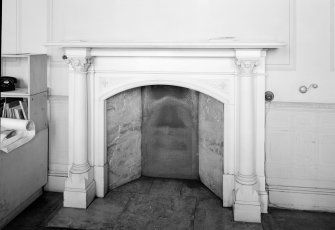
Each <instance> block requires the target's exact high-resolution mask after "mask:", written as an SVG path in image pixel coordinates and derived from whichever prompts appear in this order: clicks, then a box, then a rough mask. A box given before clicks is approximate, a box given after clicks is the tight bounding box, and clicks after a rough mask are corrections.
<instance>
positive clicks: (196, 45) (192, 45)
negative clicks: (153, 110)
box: [46, 41, 286, 49]
mask: <svg viewBox="0 0 335 230" xmlns="http://www.w3.org/2000/svg"><path fill="white" fill-rule="evenodd" d="M46 46H58V47H63V48H105V49H108V48H110V49H276V48H281V47H285V46H286V43H284V42H272V41H267V42H256V41H252V42H247V41H246V42H240V41H227V42H172V43H157V42H134V43H118V42H73V41H72V42H49V43H46Z"/></svg>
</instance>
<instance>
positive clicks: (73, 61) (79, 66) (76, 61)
mask: <svg viewBox="0 0 335 230" xmlns="http://www.w3.org/2000/svg"><path fill="white" fill-rule="evenodd" d="M64 60H65V62H66V63H67V64H69V65H71V67H72V68H73V69H74V71H76V72H78V73H86V72H87V70H88V68H89V67H90V65H91V63H92V57H90V56H86V57H65V58H64Z"/></svg>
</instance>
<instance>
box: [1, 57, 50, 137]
mask: <svg viewBox="0 0 335 230" xmlns="http://www.w3.org/2000/svg"><path fill="white" fill-rule="evenodd" d="M1 76H11V77H15V78H16V79H17V84H16V89H15V90H14V91H7V92H1V104H0V108H3V103H4V102H6V103H7V101H15V100H16V99H17V100H20V101H24V102H25V103H26V105H27V110H26V113H27V117H28V119H29V120H33V121H34V123H35V128H36V132H38V131H40V130H42V129H45V128H47V55H46V54H30V53H26V54H2V55H1ZM1 106H2V107H1ZM0 116H2V109H1V111H0Z"/></svg>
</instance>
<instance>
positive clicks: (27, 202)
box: [0, 188, 43, 229]
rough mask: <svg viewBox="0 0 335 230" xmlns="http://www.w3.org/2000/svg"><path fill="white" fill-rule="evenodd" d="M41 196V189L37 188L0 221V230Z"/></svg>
mask: <svg viewBox="0 0 335 230" xmlns="http://www.w3.org/2000/svg"><path fill="white" fill-rule="evenodd" d="M42 194H43V190H42V188H39V189H38V190H37V191H36V192H34V193H33V194H32V195H31V196H30V197H28V198H27V199H26V200H25V201H23V202H22V203H21V204H20V205H19V206H17V207H16V208H15V209H14V210H13V211H11V212H10V213H9V214H8V215H6V216H5V217H4V218H2V219H1V220H0V229H2V228H3V227H4V226H5V225H7V224H8V223H9V222H10V221H12V220H13V219H14V218H15V217H16V216H17V215H19V214H20V213H21V212H22V211H23V210H24V209H26V208H27V207H28V206H29V205H31V204H32V203H33V202H34V201H35V200H36V199H37V198H38V197H40V196H41V195H42Z"/></svg>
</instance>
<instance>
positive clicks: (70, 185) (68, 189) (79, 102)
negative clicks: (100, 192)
mask: <svg viewBox="0 0 335 230" xmlns="http://www.w3.org/2000/svg"><path fill="white" fill-rule="evenodd" d="M85 51H86V50H85ZM68 52H69V51H68ZM86 55H87V53H86V52H84V55H83V56H69V57H66V56H65V58H66V59H65V60H66V62H67V63H68V64H69V65H70V67H71V68H70V70H73V74H72V75H70V77H72V78H73V79H70V81H72V84H73V86H74V87H70V89H72V90H74V91H72V92H69V97H70V98H69V100H70V101H71V103H69V107H71V108H69V111H71V112H69V118H70V124H69V125H70V126H72V133H71V134H70V135H69V142H70V143H69V145H70V146H71V148H70V151H72V152H71V153H70V155H71V156H72V165H71V168H70V170H69V176H68V178H67V179H66V181H65V190H64V207H73V208H87V206H88V205H89V204H90V203H91V202H92V201H93V199H94V197H95V181H94V180H93V176H94V175H93V168H92V167H91V166H90V165H89V162H88V110H87V107H88V90H87V70H88V68H89V66H90V64H91V57H89V56H86ZM70 85H71V84H70Z"/></svg>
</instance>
